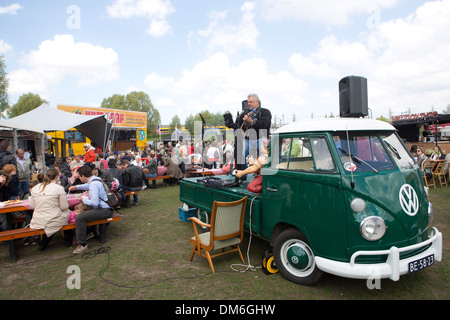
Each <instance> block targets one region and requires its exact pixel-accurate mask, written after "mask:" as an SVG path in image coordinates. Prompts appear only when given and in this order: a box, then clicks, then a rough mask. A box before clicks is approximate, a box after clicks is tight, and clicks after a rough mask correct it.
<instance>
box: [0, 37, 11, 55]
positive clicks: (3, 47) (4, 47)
mask: <svg viewBox="0 0 450 320" xmlns="http://www.w3.org/2000/svg"><path fill="white" fill-rule="evenodd" d="M11 50H12V47H11V46H10V45H9V44H8V43H6V42H5V41H4V40H2V39H0V53H6V52H8V51H11Z"/></svg>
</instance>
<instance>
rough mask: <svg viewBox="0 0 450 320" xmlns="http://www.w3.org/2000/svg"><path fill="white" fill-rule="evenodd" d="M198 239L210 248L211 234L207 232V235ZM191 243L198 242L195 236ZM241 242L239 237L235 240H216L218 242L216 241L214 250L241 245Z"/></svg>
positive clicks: (204, 234)
mask: <svg viewBox="0 0 450 320" xmlns="http://www.w3.org/2000/svg"><path fill="white" fill-rule="evenodd" d="M198 237H199V238H200V242H201V243H202V244H203V245H204V246H209V241H210V239H211V235H210V233H209V232H205V233H202V234H199V235H198ZM191 242H193V243H195V242H196V239H195V236H193V237H192V238H191ZM240 242H241V240H240V239H239V237H234V238H231V239H226V240H216V241H214V248H213V250H217V249H222V248H226V247H230V246H234V245H236V244H239V243H240Z"/></svg>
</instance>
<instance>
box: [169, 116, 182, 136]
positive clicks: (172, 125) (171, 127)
mask: <svg viewBox="0 0 450 320" xmlns="http://www.w3.org/2000/svg"><path fill="white" fill-rule="evenodd" d="M180 124H181V120H180V117H179V116H177V115H175V116H173V118H172V120H170V124H169V133H172V132H173V131H174V130H175V126H177V128H178V130H180V129H181V128H180V126H181V125H180Z"/></svg>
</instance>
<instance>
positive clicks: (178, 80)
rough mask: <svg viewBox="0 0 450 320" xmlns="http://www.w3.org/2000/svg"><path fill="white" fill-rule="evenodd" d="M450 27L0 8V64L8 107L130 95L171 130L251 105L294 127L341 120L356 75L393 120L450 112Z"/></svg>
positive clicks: (370, 13)
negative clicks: (192, 118) (26, 100)
mask: <svg viewBox="0 0 450 320" xmlns="http://www.w3.org/2000/svg"><path fill="white" fill-rule="evenodd" d="M448 17H450V1H449V0H447V1H418V0H366V1H356V0H340V1H335V0H316V1H309V0H258V1H241V0H239V1H238V0H231V1H218V0H208V1H206V0H203V1H201V0H96V1H86V0H71V1H46V0H28V1H18V0H17V1H14V0H11V1H5V0H1V1H0V54H1V55H4V56H5V58H6V59H5V60H6V65H7V69H6V71H7V72H8V76H9V81H10V87H9V98H10V103H11V104H14V103H15V102H16V101H17V99H18V97H19V96H20V95H21V94H24V93H28V92H32V93H37V94H39V95H40V96H41V97H43V98H45V99H46V100H48V101H49V103H50V105H51V106H54V107H56V105H58V104H67V105H78V106H100V104H101V102H102V100H103V99H104V98H107V97H109V96H111V95H113V94H116V93H117V94H124V95H125V94H127V93H129V92H131V91H135V90H137V91H144V92H146V93H147V94H148V95H149V96H150V98H151V100H152V103H153V104H154V106H155V107H156V108H157V109H158V110H159V112H160V114H161V118H162V123H163V124H168V123H169V122H170V121H171V119H172V117H173V116H175V115H178V116H179V117H180V119H181V121H182V122H184V120H185V119H186V117H187V116H189V115H190V114H197V113H198V112H200V111H202V110H205V109H207V110H210V111H213V112H216V111H220V112H225V111H230V112H232V114H235V113H236V112H237V111H238V110H239V109H240V107H241V101H242V100H245V99H246V97H247V94H249V93H257V94H258V95H259V96H260V98H261V101H262V104H263V106H264V107H267V108H269V109H270V110H271V111H272V114H273V116H274V117H276V118H277V119H278V122H280V120H281V119H283V118H284V121H285V122H290V121H292V118H293V115H295V117H296V119H297V120H299V119H302V118H306V119H309V118H311V117H312V116H313V117H314V118H321V117H324V116H325V115H326V114H327V115H329V114H331V113H333V114H334V115H337V114H338V113H339V93H338V88H337V86H338V82H339V80H340V79H341V78H343V77H345V76H348V75H358V76H363V77H366V78H367V79H368V86H369V88H368V91H369V108H370V109H371V111H372V114H373V117H378V116H380V115H383V116H385V117H387V116H388V115H389V113H391V114H392V115H399V114H401V113H403V112H408V111H410V112H413V113H416V112H428V111H432V110H436V111H439V112H441V111H442V110H444V109H445V108H446V106H447V105H448V104H450V59H449V57H450V32H448V30H450V20H449V19H448Z"/></svg>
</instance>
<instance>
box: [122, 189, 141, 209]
mask: <svg viewBox="0 0 450 320" xmlns="http://www.w3.org/2000/svg"><path fill="white" fill-rule="evenodd" d="M139 192H141V190H136V191H131V190H127V191H125V208H129V207H130V206H131V196H132V195H134V194H139Z"/></svg>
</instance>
